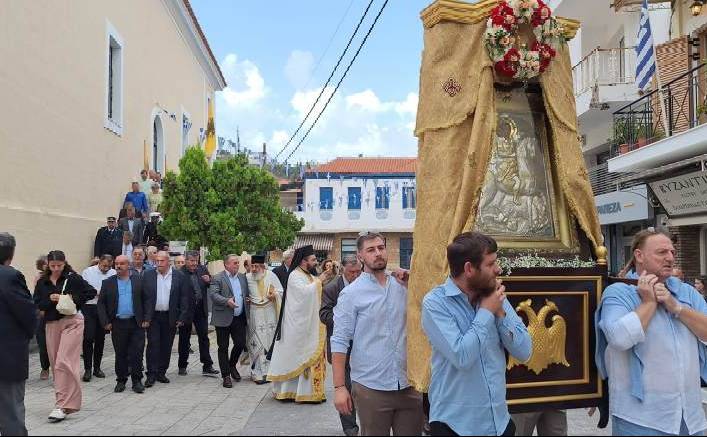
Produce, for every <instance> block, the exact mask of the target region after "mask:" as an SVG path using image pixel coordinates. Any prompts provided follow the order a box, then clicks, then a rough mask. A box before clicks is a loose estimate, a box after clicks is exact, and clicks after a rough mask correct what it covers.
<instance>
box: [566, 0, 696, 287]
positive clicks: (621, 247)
mask: <svg viewBox="0 0 707 437" xmlns="http://www.w3.org/2000/svg"><path fill="white" fill-rule="evenodd" d="M554 3H555V5H554V6H556V8H557V11H558V13H560V14H561V15H564V16H569V17H573V18H577V19H579V20H581V21H582V30H581V31H580V35H579V38H577V39H576V40H575V41H573V42H572V53H573V59H574V62H575V67H574V80H575V95H576V98H577V115H578V118H579V123H580V129H581V133H582V137H583V143H584V145H583V148H584V155H585V160H586V163H587V167H588V170H589V174H590V178H591V180H592V186H593V188H594V192H595V195H596V197H595V202H596V205H597V210H598V212H599V216H600V219H601V222H602V225H603V230H604V237H605V244H606V246H607V247H608V248H609V252H610V254H609V258H610V267H611V271H612V272H614V273H616V272H617V271H618V270H619V269H620V268H621V266H622V265H623V264H624V263H625V262H626V261H627V260H628V259H629V258H630V256H631V253H630V245H631V240H632V238H633V235H635V233H636V232H638V231H640V230H641V229H645V228H648V227H653V228H657V229H663V230H666V231H670V232H671V234H672V235H673V237H674V239H675V244H676V249H677V252H678V260H677V264H678V265H679V266H680V267H681V268H682V269H683V270H684V272H685V274H686V277H687V278H688V279H692V278H695V277H697V276H700V275H704V274H706V273H707V190H706V189H705V188H707V187H704V186H701V185H700V183H701V181H702V178H703V177H704V176H705V173H703V172H704V170H705V165H706V163H705V161H707V140H705V138H707V131H706V130H705V129H707V127H705V126H704V123H705V121H707V119H705V113H707V106H706V105H705V103H706V102H705V90H707V86H706V85H707V82H706V81H705V77H706V75H705V70H706V68H705V66H704V62H705V58H706V57H707V56H706V55H707V10H705V9H707V8H700V7H698V6H701V5H700V4H701V3H704V2H661V1H650V10H651V12H650V18H651V26H652V29H653V39H654V43H655V45H656V58H657V64H658V74H657V75H656V77H655V78H654V80H653V83H652V85H651V87H649V89H646V90H644V92H639V90H638V87H637V86H636V83H635V70H636V54H635V49H634V46H635V44H636V40H637V34H638V20H639V18H640V4H641V1H638V0H620V1H615V2H613V3H611V4H609V2H605V4H603V5H601V6H602V7H596V6H597V5H595V4H594V2H582V1H576V0H556V1H555V2H554ZM590 3H591V5H590ZM696 6H697V8H696ZM702 6H703V5H702ZM658 79H659V80H658ZM658 83H660V84H661V85H662V87H663V91H662V92H659V91H657V88H658Z"/></svg>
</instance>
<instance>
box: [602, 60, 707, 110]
mask: <svg viewBox="0 0 707 437" xmlns="http://www.w3.org/2000/svg"><path fill="white" fill-rule="evenodd" d="M705 66H707V63H702V64H700V65H698V66H697V67H693V68H691V69H690V70H688V71H687V72H686V73H684V74H682V75H680V76H678V77H676V78H675V79H673V80H671V81H670V82H668V83H666V84H664V85H663V89H667V88H670V85H672V84H674V83H676V82H679V81H681V80H683V79H685V78H686V77H688V76H690V75H691V74H693V73H694V72H695V71H697V70H699V69H700V68H704V67H705ZM658 91H660V90H659V89H657V88H656V89H654V90H653V91H651V92H649V93H648V94H645V95H643V96H642V97H641V98H639V99H636V100H634V101H633V102H631V103H629V104H628V105H626V106H624V107H621V108H619V109H617V110H616V111H614V115H617V114H618V115H622V114H624V112H623V111H624V110H625V109H627V108H630V107H632V106H634V105H635V104H637V103H638V102H640V101H641V100H644V99H649V98H650V97H651V96H653V95H655V94H656V93H657V92H658ZM631 112H634V111H631Z"/></svg>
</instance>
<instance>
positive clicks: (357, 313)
mask: <svg viewBox="0 0 707 437" xmlns="http://www.w3.org/2000/svg"><path fill="white" fill-rule="evenodd" d="M406 315H407V288H405V287H403V286H402V285H400V283H398V281H397V280H395V278H393V277H392V276H390V274H387V273H386V285H385V287H383V286H381V285H380V283H379V282H378V280H377V279H376V278H375V277H374V276H373V275H372V274H370V273H362V274H361V276H359V277H358V278H357V279H356V280H355V281H354V282H352V283H351V284H350V285H349V286H348V287H346V288H344V289H343V290H342V291H341V294H340V295H339V300H338V301H337V304H336V306H335V307H334V333H333V335H332V337H331V352H332V353H341V354H345V353H347V352H348V350H349V344H350V342H351V340H353V346H352V347H351V380H352V381H354V382H357V383H359V384H361V385H363V386H365V387H367V388H369V389H372V390H382V391H394V390H402V389H405V388H407V387H409V384H408V380H407V330H406V329H405V323H406Z"/></svg>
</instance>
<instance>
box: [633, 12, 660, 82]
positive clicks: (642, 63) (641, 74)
mask: <svg viewBox="0 0 707 437" xmlns="http://www.w3.org/2000/svg"><path fill="white" fill-rule="evenodd" d="M636 54H637V55H638V56H637V64H636V83H637V84H638V88H639V89H641V90H644V89H646V88H647V87H648V84H649V83H650V81H651V79H652V78H653V75H654V74H655V70H656V59H655V50H654V48H653V33H652V32H651V21H650V18H649V17H648V0H643V5H642V6H641V22H640V27H639V28H638V42H637V43H636Z"/></svg>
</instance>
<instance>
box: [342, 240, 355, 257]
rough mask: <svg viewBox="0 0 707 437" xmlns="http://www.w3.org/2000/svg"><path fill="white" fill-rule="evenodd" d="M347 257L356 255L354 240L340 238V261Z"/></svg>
mask: <svg viewBox="0 0 707 437" xmlns="http://www.w3.org/2000/svg"><path fill="white" fill-rule="evenodd" d="M349 255H354V256H355V255H356V239H355V238H342V239H341V261H343V260H344V258H346V257H347V256H349Z"/></svg>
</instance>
